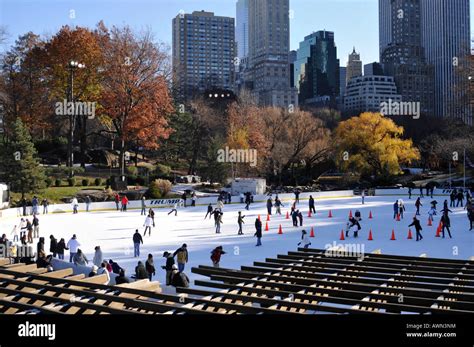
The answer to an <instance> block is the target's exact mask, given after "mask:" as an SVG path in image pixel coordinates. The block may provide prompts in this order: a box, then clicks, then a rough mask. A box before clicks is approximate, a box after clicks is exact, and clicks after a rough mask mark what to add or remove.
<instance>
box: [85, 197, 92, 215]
mask: <svg viewBox="0 0 474 347" xmlns="http://www.w3.org/2000/svg"><path fill="white" fill-rule="evenodd" d="M84 202H85V203H86V212H89V210H90V207H91V202H92V201H91V198H90V197H89V195H87V196H86V198H85V199H84Z"/></svg>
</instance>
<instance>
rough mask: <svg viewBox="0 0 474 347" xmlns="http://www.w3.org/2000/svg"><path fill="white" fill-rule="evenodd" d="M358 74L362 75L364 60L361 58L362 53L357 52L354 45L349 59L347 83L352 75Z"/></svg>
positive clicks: (356, 75)
mask: <svg viewBox="0 0 474 347" xmlns="http://www.w3.org/2000/svg"><path fill="white" fill-rule="evenodd" d="M358 76H362V61H361V60H360V54H359V53H357V52H356V50H355V47H354V49H353V51H352V53H351V54H349V59H348V61H347V69H346V82H345V83H346V85H347V83H348V82H349V81H350V79H351V78H352V77H358Z"/></svg>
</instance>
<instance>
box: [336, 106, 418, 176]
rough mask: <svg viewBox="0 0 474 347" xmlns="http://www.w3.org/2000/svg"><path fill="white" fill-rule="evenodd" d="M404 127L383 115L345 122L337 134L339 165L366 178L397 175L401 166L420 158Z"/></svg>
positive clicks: (340, 125) (368, 115) (373, 115)
mask: <svg viewBox="0 0 474 347" xmlns="http://www.w3.org/2000/svg"><path fill="white" fill-rule="evenodd" d="M403 132H404V130H403V127H400V126H397V125H396V124H395V123H394V122H393V121H392V120H391V119H389V118H386V117H384V116H383V115H381V114H379V113H369V112H366V113H362V114H361V115H360V116H358V117H353V118H350V119H348V120H346V121H344V122H341V123H340V124H339V126H338V127H337V128H336V131H335V134H334V138H333V140H334V147H335V155H336V163H337V165H338V167H339V168H340V169H341V170H343V171H349V170H351V171H356V172H358V173H360V174H365V175H374V176H377V175H395V174H399V173H400V172H401V168H400V166H401V165H409V164H410V163H412V162H413V161H414V160H418V159H419V158H420V154H419V151H418V149H416V148H414V146H413V142H412V140H410V139H403V138H402V136H403Z"/></svg>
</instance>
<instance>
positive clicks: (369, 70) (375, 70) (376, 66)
mask: <svg viewBox="0 0 474 347" xmlns="http://www.w3.org/2000/svg"><path fill="white" fill-rule="evenodd" d="M364 75H365V76H382V75H383V67H382V65H381V64H380V63H377V62H373V63H370V64H365V65H364Z"/></svg>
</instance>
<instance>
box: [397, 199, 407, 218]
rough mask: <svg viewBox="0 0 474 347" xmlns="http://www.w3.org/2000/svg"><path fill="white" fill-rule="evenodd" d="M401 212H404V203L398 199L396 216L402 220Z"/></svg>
mask: <svg viewBox="0 0 474 347" xmlns="http://www.w3.org/2000/svg"><path fill="white" fill-rule="evenodd" d="M403 212H405V203H404V202H403V200H402V199H398V214H399V215H400V218H401V219H403Z"/></svg>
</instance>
